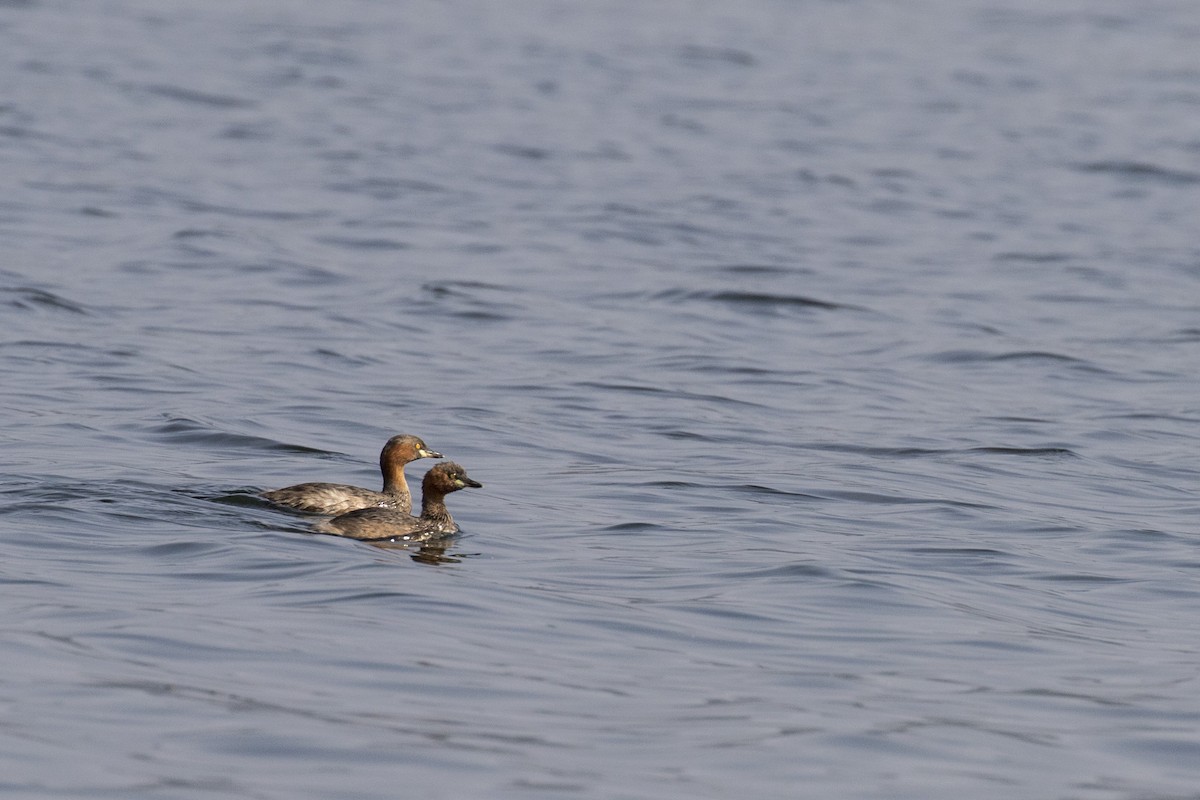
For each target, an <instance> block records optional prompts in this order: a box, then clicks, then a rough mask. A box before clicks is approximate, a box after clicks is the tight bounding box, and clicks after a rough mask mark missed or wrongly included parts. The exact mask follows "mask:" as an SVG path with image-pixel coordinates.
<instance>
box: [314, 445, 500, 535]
mask: <svg viewBox="0 0 1200 800" xmlns="http://www.w3.org/2000/svg"><path fill="white" fill-rule="evenodd" d="M482 486H483V484H482V483H479V482H478V481H474V480H471V478H469V477H468V476H467V473H466V471H465V470H464V469H463V468H462V467H460V466H459V465H458V464H455V463H454V462H452V461H446V462H443V463H441V464H437V465H435V466H434V467H433V468H432V469H430V470H429V472H427V473H425V478H424V480H422V481H421V516H419V517H414V516H412V515H411V514H406V513H404V512H403V511H399V510H397V509H393V508H363V509H359V510H358V511H351V512H349V513H347V514H342V515H341V516H338V517H334V518H333V519H331V520H328V521H326V522H322V523H320V524H318V525H317V526H316V530H317V531H318V532H319V533H330V534H333V535H334V536H348V537H350V538H352V539H377V540H378V539H387V540H398V541H406V542H423V541H426V540H429V539H436V538H438V537H439V536H446V535H448V534H451V533H456V532H457V531H458V525H457V524H455V522H454V519H453V518H452V517H451V516H450V512H449V511H448V510H447V509H446V495H447V494H449V493H450V492H457V491H458V490H459V489H465V488H467V487H474V488H476V489H478V488H482Z"/></svg>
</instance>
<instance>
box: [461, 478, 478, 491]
mask: <svg viewBox="0 0 1200 800" xmlns="http://www.w3.org/2000/svg"><path fill="white" fill-rule="evenodd" d="M462 482H463V485H464V486H473V487H474V488H476V489H482V488H483V484H482V483H480V482H479V481H473V480H471V479H470V478H468V477H467V476H465V475H464V476H463V478H462Z"/></svg>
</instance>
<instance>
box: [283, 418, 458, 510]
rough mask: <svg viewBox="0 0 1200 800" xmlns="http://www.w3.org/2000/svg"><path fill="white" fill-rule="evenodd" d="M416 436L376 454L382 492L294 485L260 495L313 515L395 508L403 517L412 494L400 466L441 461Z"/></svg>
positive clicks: (395, 439)
mask: <svg viewBox="0 0 1200 800" xmlns="http://www.w3.org/2000/svg"><path fill="white" fill-rule="evenodd" d="M441 457H442V454H441V453H437V452H434V451H433V450H430V449H429V448H428V447H426V446H425V443H424V442H423V441H421V440H420V439H419V438H417V437H416V436H410V435H408V434H400V435H398V436H393V437H392V438H391V439H388V441H387V444H385V445H384V446H383V450H382V452H380V454H379V471H380V472H382V473H383V491H380V492H376V491H372V490H371V489H363V488H361V487H359V486H349V485H347V484H343V483H298V484H296V485H295V486H288V487H286V488H283V489H275V490H274V491H270V492H263V493H262V496H263V497H265V498H266V499H267V500H270V501H271V502H272V503H275V504H276V505H280V506H284V507H285V508H291V509H294V510H296V511H307V512H310V513H313V514H345V513H346V512H348V511H354V510H356V509H360V508H387V509H395V510H397V511H400V512H403V513H405V514H407V513H409V512H410V511H411V510H412V495H411V494H410V492H409V490H408V481H407V480H405V478H404V466H405V465H406V464H408V463H409V462H411V461H416V460H417V459H418V458H441Z"/></svg>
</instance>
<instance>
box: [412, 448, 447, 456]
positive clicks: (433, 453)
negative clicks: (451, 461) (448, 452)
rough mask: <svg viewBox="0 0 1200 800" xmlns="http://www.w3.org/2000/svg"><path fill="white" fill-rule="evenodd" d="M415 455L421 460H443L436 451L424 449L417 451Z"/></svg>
mask: <svg viewBox="0 0 1200 800" xmlns="http://www.w3.org/2000/svg"><path fill="white" fill-rule="evenodd" d="M417 455H419V456H420V457H421V458H445V456H443V455H442V454H441V453H439V452H438V451H436V450H427V449H425V448H424V447H422V448H421V449H420V450H418V451H417Z"/></svg>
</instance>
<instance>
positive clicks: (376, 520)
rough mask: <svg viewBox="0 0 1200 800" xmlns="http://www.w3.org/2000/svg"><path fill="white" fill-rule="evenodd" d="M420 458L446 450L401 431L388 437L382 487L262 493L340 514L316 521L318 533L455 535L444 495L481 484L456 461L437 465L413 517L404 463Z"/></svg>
mask: <svg viewBox="0 0 1200 800" xmlns="http://www.w3.org/2000/svg"><path fill="white" fill-rule="evenodd" d="M419 458H442V454H441V453H438V452H435V451H433V450H430V449H429V448H428V447H426V446H425V442H423V441H421V440H420V439H419V438H418V437H416V436H410V435H408V434H401V435H399V436H393V437H392V438H391V439H388V441H387V444H385V445H384V446H383V451H382V452H381V453H380V454H379V471H380V472H382V473H383V490H382V491H379V492H375V491H372V490H370V489H362V488H360V487H358V486H347V485H345V484H341V483H299V484H296V485H295V486H288V487H285V488H283V489H275V490H273V491H270V492H263V493H262V496H263V497H265V498H266V499H268V500H270V501H271V502H272V503H275V504H276V505H279V506H283V507H285V508H291V509H294V510H296V511H307V512H309V513H313V514H334V515H336V516H334V517H333V519H329V520H325V521H323V522H320V523H318V524H317V525H316V530H317V531H318V532H320V533H331V534H333V535H335V536H347V537H350V538H352V539H388V540H396V541H413V542H418V541H426V540H428V539H434V538H437V537H439V536H445V535H447V534H451V533H456V532H457V531H458V525H456V524H455V522H454V519H453V518H452V517H451V516H450V512H449V511H447V510H446V495H448V494H450V493H451V492H457V491H458V490H459V489H466V488H467V487H473V488H476V489H478V488H481V487H482V486H483V484H482V483H479V482H478V481H474V480H471V478H469V477H468V476H467V472H466V470H464V469H463V468H462V467H460V466H459V465H458V464H455V463H454V462H453V461H443V462H442V463H441V464H435V465H434V466H433V468H432V469H430V470H429V471H428V472H426V473H425V478H424V479H423V480H422V481H421V515H420V516H419V517H417V516H413V515H412V495H411V494H410V493H409V491H408V481H406V480H405V478H404V466H405V465H406V464H408V463H409V462H411V461H416V460H417V459H419Z"/></svg>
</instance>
